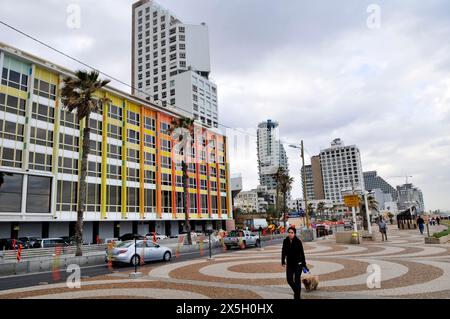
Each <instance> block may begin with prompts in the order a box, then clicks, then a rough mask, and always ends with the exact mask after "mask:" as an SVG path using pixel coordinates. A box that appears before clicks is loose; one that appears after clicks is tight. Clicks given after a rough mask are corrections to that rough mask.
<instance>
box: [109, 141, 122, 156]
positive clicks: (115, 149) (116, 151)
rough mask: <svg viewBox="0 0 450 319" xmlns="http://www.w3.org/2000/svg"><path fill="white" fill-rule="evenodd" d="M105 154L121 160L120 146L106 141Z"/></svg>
mask: <svg viewBox="0 0 450 319" xmlns="http://www.w3.org/2000/svg"><path fill="white" fill-rule="evenodd" d="M107 156H108V157H109V158H114V159H118V160H121V159H122V146H119V145H114V144H109V143H108V153H107Z"/></svg>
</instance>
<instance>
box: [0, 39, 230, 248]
mask: <svg viewBox="0 0 450 319" xmlns="http://www.w3.org/2000/svg"><path fill="white" fill-rule="evenodd" d="M0 66H1V69H2V76H1V86H0V238H3V237H8V238H9V237H22V236H39V237H55V236H70V235H72V234H73V228H74V227H73V226H74V224H75V221H76V210H77V194H78V179H79V166H80V162H81V161H80V158H81V156H80V150H81V142H82V141H81V138H80V125H81V128H83V127H84V126H85V125H86V123H84V122H82V123H80V124H78V122H77V119H76V115H75V114H72V113H69V112H67V111H65V110H64V109H63V107H62V105H61V102H60V97H59V94H60V87H61V82H62V79H63V78H64V77H66V76H70V75H72V74H73V73H72V72H71V71H69V70H67V69H64V68H62V67H60V66H56V65H54V64H52V63H51V62H48V61H45V60H43V59H41V58H38V57H35V56H32V55H30V54H28V53H25V52H22V51H20V50H18V49H15V48H13V47H10V46H8V45H5V44H2V43H0ZM98 94H99V95H100V96H102V97H107V98H109V99H110V100H111V103H109V104H108V105H105V106H104V108H103V109H102V110H99V111H98V112H96V113H93V114H92V115H91V118H90V123H89V125H90V128H91V153H90V155H89V158H88V161H89V163H88V177H87V182H88V187H87V198H86V200H87V201H86V203H87V205H86V212H85V225H84V240H85V241H86V242H94V241H95V240H96V238H97V236H98V237H99V238H102V239H103V238H114V237H118V236H120V235H122V234H124V233H130V232H137V233H140V234H144V233H147V232H150V231H156V232H158V233H161V234H167V235H174V234H178V233H179V232H180V231H182V230H183V229H184V226H185V225H184V218H185V216H184V213H185V212H184V209H183V187H182V171H181V159H180V157H179V155H177V154H176V151H175V147H174V140H173V138H172V137H171V136H170V135H169V134H168V132H167V130H168V129H169V127H170V123H171V121H172V119H174V118H177V117H180V116H192V114H187V113H185V112H184V111H182V110H179V109H177V108H174V107H162V106H159V105H155V104H151V103H149V102H148V101H146V100H143V99H140V98H138V97H136V96H132V95H130V94H128V93H125V92H122V91H120V90H117V89H114V88H112V87H109V86H108V87H106V89H105V90H103V91H101V92H98ZM192 146H193V147H192V152H191V153H190V155H191V156H192V157H191V163H190V164H189V205H190V212H189V218H190V220H191V226H192V228H193V229H196V230H204V229H206V228H209V227H213V228H214V229H218V228H225V223H226V221H227V220H230V219H232V210H231V196H230V190H229V182H228V181H229V168H228V160H227V140H226V137H225V136H224V135H223V133H222V132H221V131H219V130H217V129H211V128H207V127H204V126H202V124H201V123H198V124H197V125H196V126H195V138H194V140H193V145H192Z"/></svg>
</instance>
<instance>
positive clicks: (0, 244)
mask: <svg viewBox="0 0 450 319" xmlns="http://www.w3.org/2000/svg"><path fill="white" fill-rule="evenodd" d="M13 244H14V239H12V238H2V239H0V250H12V249H18V248H19V245H22V248H26V247H25V243H24V242H23V241H21V240H20V239H16V245H15V246H14V247H13Z"/></svg>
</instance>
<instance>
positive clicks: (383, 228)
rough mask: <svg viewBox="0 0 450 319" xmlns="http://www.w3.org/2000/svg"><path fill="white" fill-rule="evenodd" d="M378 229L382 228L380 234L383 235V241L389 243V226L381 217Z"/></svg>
mask: <svg viewBox="0 0 450 319" xmlns="http://www.w3.org/2000/svg"><path fill="white" fill-rule="evenodd" d="M377 224H378V227H379V228H380V233H381V241H385V240H386V241H387V224H386V222H385V221H384V220H383V218H381V217H380V219H379V220H378V223H377Z"/></svg>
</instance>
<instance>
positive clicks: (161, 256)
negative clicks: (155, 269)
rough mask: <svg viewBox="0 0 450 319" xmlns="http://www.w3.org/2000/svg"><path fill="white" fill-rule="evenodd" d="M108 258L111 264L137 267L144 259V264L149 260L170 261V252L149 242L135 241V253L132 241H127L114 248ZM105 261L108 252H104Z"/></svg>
mask: <svg viewBox="0 0 450 319" xmlns="http://www.w3.org/2000/svg"><path fill="white" fill-rule="evenodd" d="M110 257H111V261H112V262H113V263H127V264H131V265H133V266H134V265H139V264H140V263H141V261H142V258H144V262H146V261H151V260H163V261H170V259H171V258H172V250H171V249H170V248H169V247H165V246H160V245H158V244H155V243H153V242H152V241H150V240H146V241H144V240H138V241H136V251H135V249H134V240H128V241H124V242H121V243H119V244H117V245H116V246H114V247H113V249H112V252H111V255H110ZM106 260H107V261H108V251H107V252H106Z"/></svg>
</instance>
